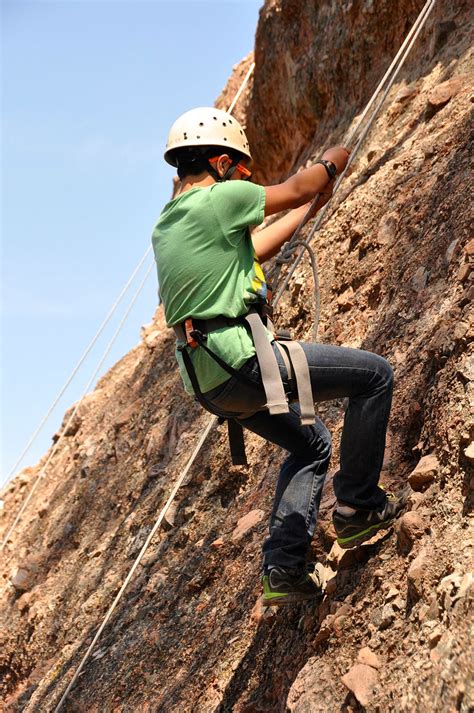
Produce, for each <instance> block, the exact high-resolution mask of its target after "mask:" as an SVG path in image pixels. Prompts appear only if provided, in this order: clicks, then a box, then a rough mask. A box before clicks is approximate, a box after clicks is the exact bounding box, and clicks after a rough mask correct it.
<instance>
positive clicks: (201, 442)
mask: <svg viewBox="0 0 474 713" xmlns="http://www.w3.org/2000/svg"><path fill="white" fill-rule="evenodd" d="M216 422H217V416H213V417H212V418H211V419H210V420H209V423H208V424H207V426H206V428H205V429H204V432H203V433H202V435H201V437H200V439H199V441H198V443H197V445H196V448H195V449H194V452H193V454H192V455H191V457H190V459H189V460H188V462H187V463H186V466H185V468H184V470H183V471H182V473H181V474H180V476H179V478H178V480H177V481H176V483H175V486H174V488H173V490H172V491H171V493H170V496H169V498H168V500H167V501H166V504H165V506H164V507H163V508H162V510H161V512H160V514H159V516H158V519H157V521H156V522H155V524H154V525H153V527H152V529H151V530H150V534H149V535H148V537H147V538H146V541H145V543H144V545H143V547H142V548H141V550H140V553H139V555H138V557H137V558H136V560H135V562H134V563H133V565H132V567H131V569H130V571H129V573H128V574H127V576H126V578H125V580H124V582H123V584H122V586H121V587H120V590H119V591H118V593H117V596H116V597H115V599H114V601H113V602H112V604H111V606H110V607H109V609H108V611H107V614H106V615H105V617H104V620H103V622H102V624H101V625H100V626H99V628H98V629H97V633H96V635H95V636H94V638H93V639H92V641H91V643H90V645H89V648H88V649H87V651H86V653H85V654H84V656H83V658H82V661H81V663H80V664H79V666H78V668H77V670H76V672H75V673H74V676H73V677H72V679H71V682H70V683H69V685H68V687H67V688H66V690H65V691H64V693H63V695H62V697H61V700H60V701H59V703H58V705H57V706H56V708H55V709H54V713H57V711H59V710H60V708H61V706H62V704H63V703H64V701H65V700H66V698H67V696H68V694H69V691H70V690H71V688H72V687H73V686H74V684H75V682H76V681H77V678H78V676H79V674H80V673H81V671H82V669H83V668H84V664H85V663H86V661H87V659H88V658H89V656H90V654H91V652H92V649H93V648H94V646H95V645H96V643H97V641H98V639H99V637H100V635H101V634H102V632H103V630H104V629H105V627H106V626H107V622H108V621H109V620H110V617H111V616H112V614H113V613H114V611H115V608H116V607H117V604H118V603H119V601H120V599H121V598H122V595H123V593H124V592H125V590H126V588H127V587H128V584H129V582H130V580H131V579H132V577H133V575H134V573H135V570H136V569H137V567H138V565H139V564H140V562H141V560H142V558H143V555H144V554H145V552H146V551H147V549H148V545H149V544H150V542H151V541H152V539H153V537H154V535H155V533H156V531H157V530H158V528H159V527H160V525H161V523H162V522H163V518H164V516H165V515H166V513H167V512H168V509H169V507H170V505H171V503H172V502H173V500H174V498H175V496H176V493H177V492H178V490H179V488H180V487H181V484H182V483H183V481H184V479H185V478H186V476H187V474H188V473H189V470H190V468H191V466H192V465H193V463H194V461H195V460H196V458H197V456H198V455H199V452H200V450H201V448H202V446H203V445H204V441H205V440H206V438H207V437H208V435H209V433H210V432H211V430H212V428H213V427H214V425H215V424H216Z"/></svg>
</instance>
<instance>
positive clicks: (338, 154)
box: [321, 146, 350, 173]
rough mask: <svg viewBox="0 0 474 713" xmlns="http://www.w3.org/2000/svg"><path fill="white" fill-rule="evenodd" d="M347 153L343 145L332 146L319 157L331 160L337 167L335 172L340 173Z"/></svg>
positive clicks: (347, 157)
mask: <svg viewBox="0 0 474 713" xmlns="http://www.w3.org/2000/svg"><path fill="white" fill-rule="evenodd" d="M349 155H350V152H349V151H348V150H347V149H346V148H345V147H344V146H332V147H331V148H330V149H327V150H326V151H325V152H324V153H323V155H322V157H321V158H323V159H325V160H326V161H332V162H333V163H334V164H335V165H336V167H337V172H338V173H341V172H342V171H343V170H344V169H345V167H346V163H347V161H348V159H349Z"/></svg>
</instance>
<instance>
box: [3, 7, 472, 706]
mask: <svg viewBox="0 0 474 713" xmlns="http://www.w3.org/2000/svg"><path fill="white" fill-rule="evenodd" d="M422 4H423V3H422V1H421V0H416V1H415V0H402V1H401V2H399V3H393V2H388V0H380V1H379V2H376V3H375V2H362V1H360V2H359V1H349V0H344V1H343V2H337V3H336V2H329V1H326V0H325V1H324V2H318V3H309V2H305V1H304V0H267V2H265V4H264V6H263V8H262V11H261V14H260V22H259V26H258V30H257V37H256V46H255V60H256V70H255V75H254V77H253V79H252V81H251V82H250V83H249V85H248V87H247V89H246V91H245V92H244V94H243V97H242V100H241V102H240V103H239V106H238V108H237V110H236V115H237V116H238V118H239V119H241V120H242V121H243V123H244V124H245V125H246V126H247V130H248V133H249V136H250V139H251V142H252V144H253V147H254V154H255V158H256V165H257V172H258V176H259V178H260V179H261V180H267V181H278V180H282V179H284V178H285V177H286V175H287V174H288V172H290V171H293V170H297V169H298V168H300V167H301V166H304V165H305V164H306V162H307V161H308V160H311V159H313V158H315V157H317V156H319V155H320V154H321V152H322V150H323V149H324V147H325V146H328V145H330V144H332V143H335V142H339V141H341V140H342V138H343V136H344V135H345V133H346V131H347V130H348V129H349V127H350V125H351V123H352V122H353V121H354V116H355V115H356V114H358V113H359V114H360V112H361V111H362V109H363V106H364V104H365V102H366V100H367V99H368V97H369V96H370V94H371V92H372V91H373V89H374V87H375V85H376V83H377V81H378V79H379V75H380V73H381V70H382V69H384V68H385V67H386V66H388V64H389V62H390V59H391V57H392V56H393V54H394V53H395V50H396V49H397V48H398V46H399V44H400V43H401V41H402V38H403V37H404V36H405V34H406V32H407V31H408V28H409V27H410V25H411V23H412V22H413V20H414V18H415V16H416V14H417V12H418V11H419V10H420V8H421V6H422ZM468 9H469V8H468V6H467V3H465V2H461V1H460V0H453V2H450V3H447V2H437V3H436V5H435V9H434V11H433V13H432V15H431V16H430V19H429V21H428V23H427V26H426V28H425V29H424V30H423V32H422V33H421V34H420V37H419V38H418V40H417V43H416V46H415V48H414V52H413V54H412V55H411V56H410V58H409V60H408V61H407V63H406V65H405V67H404V68H403V70H402V72H401V74H400V76H399V79H398V80H397V82H396V83H395V85H394V86H393V88H392V90H391V93H390V95H389V97H388V100H387V103H386V105H385V107H384V111H383V112H382V113H381V114H380V116H379V118H378V119H377V121H376V122H375V124H374V127H373V130H372V131H371V134H370V135H369V137H368V139H367V141H366V143H365V144H364V147H363V148H362V150H361V153H360V154H359V156H358V158H357V160H356V161H355V164H354V170H353V172H352V174H351V175H350V176H349V177H348V178H347V179H346V180H345V182H344V184H343V185H342V187H341V194H340V198H341V199H343V200H341V202H340V204H339V205H338V206H337V210H335V211H334V212H333V215H332V217H331V219H330V220H329V221H328V222H327V224H325V225H324V226H323V228H322V230H321V231H320V232H319V234H318V236H317V238H316V239H315V241H314V245H315V246H316V247H317V251H318V264H319V275H320V284H321V303H322V314H321V321H320V328H319V338H320V340H321V341H323V342H326V343H330V344H336V345H345V346H350V347H356V348H359V347H360V348H364V349H368V350H371V351H375V352H376V353H379V354H381V355H383V356H384V357H386V358H387V359H388V360H389V361H390V363H391V364H392V366H393V368H394V371H395V393H394V400H393V408H392V414H391V422H390V430H391V437H390V442H389V443H387V453H386V458H385V461H384V465H383V475H382V480H383V484H384V485H385V486H387V487H388V488H390V489H393V490H394V489H396V488H398V487H400V486H401V485H404V484H405V483H406V481H407V480H408V479H409V478H410V480H411V482H412V483H413V486H414V487H416V488H418V492H415V493H414V494H413V496H412V497H411V498H410V503H409V509H410V511H409V512H407V513H406V514H405V515H404V516H403V517H402V518H401V519H400V521H399V524H398V526H397V536H394V534H393V533H390V532H386V533H381V534H380V535H379V536H378V537H377V538H374V540H373V541H371V542H369V543H365V544H364V545H363V546H361V547H360V548H358V549H357V550H350V551H347V552H342V551H339V550H338V548H337V546H334V547H333V542H334V539H335V535H334V531H333V529H332V525H331V510H332V508H333V506H334V502H335V499H334V494H333V491H332V486H331V477H330V476H328V478H327V485H326V487H325V490H324V494H323V500H322V507H321V518H320V522H319V523H318V527H317V529H316V534H315V538H314V541H313V551H312V557H313V559H317V560H318V561H319V562H320V563H321V564H322V565H324V568H325V569H324V572H325V579H326V581H327V589H326V593H325V596H324V599H323V600H322V602H321V603H320V605H319V606H311V605H305V606H298V607H294V608H288V609H287V610H282V611H280V612H278V613H275V612H274V613H273V614H272V613H271V612H270V614H269V613H268V612H264V611H263V610H262V608H261V606H260V605H259V604H258V597H259V595H260V591H261V590H260V566H261V545H262V541H263V539H264V537H265V529H266V524H267V522H268V519H269V516H270V513H271V507H272V500H273V494H274V488H275V482H276V475H277V471H278V468H279V466H280V463H281V461H282V460H283V458H284V457H285V454H284V453H282V452H280V451H279V450H278V449H276V448H275V447H273V446H272V445H271V444H266V443H264V442H263V441H262V440H261V439H258V438H257V437H256V436H253V435H252V434H249V433H248V434H246V442H247V451H248V458H249V464H250V467H249V468H248V469H243V468H236V467H233V466H232V465H231V462H230V458H229V454H228V446H227V438H226V433H225V430H223V429H221V430H215V431H213V432H211V434H210V435H209V437H208V440H207V442H206V445H205V448H204V449H203V451H202V452H201V453H200V455H199V457H198V458H197V460H196V462H195V464H194V466H193V467H192V468H191V470H190V471H189V473H188V475H187V477H186V480H185V482H184V484H183V485H182V487H181V489H180V491H179V492H178V495H177V498H176V506H175V507H174V508H173V509H172V510H170V512H169V517H168V521H167V523H166V525H165V527H163V528H162V529H160V531H159V532H158V533H157V534H156V535H155V537H154V539H153V541H152V543H151V545H150V548H149V550H148V552H147V555H146V557H145V559H144V560H143V561H142V563H141V564H140V565H139V566H138V567H137V570H136V572H135V574H134V577H133V578H132V580H131V582H130V584H129V586H128V588H127V590H126V592H125V595H124V597H123V599H122V600H121V603H120V604H119V606H118V608H117V610H116V611H115V613H114V615H113V617H112V618H111V620H110V621H109V623H108V626H107V627H106V629H105V631H104V633H103V635H102V638H101V639H100V641H99V642H98V644H97V647H96V648H95V650H94V652H93V655H92V657H91V658H90V659H89V661H88V662H87V664H86V666H85V668H84V671H83V675H81V676H80V678H79V679H78V681H77V684H76V686H75V687H74V688H73V690H72V691H71V693H70V697H69V699H68V703H67V705H66V706H65V710H69V711H75V710H78V711H79V710H87V711H89V710H90V711H94V710H104V711H126V710H127V711H130V710H133V711H166V712H168V711H170V712H174V711H176V712H177V711H179V712H180V713H181V711H185V712H186V713H187V712H188V711H193V713H194V712H196V713H208V712H209V711H216V712H217V711H219V712H220V713H225V712H226V711H235V713H243V712H244V711H259V712H261V711H269V712H270V711H271V712H272V713H280V712H281V713H284V711H286V710H288V709H289V710H290V711H297V712H298V713H306V712H307V711H321V713H322V712H324V713H325V712H326V711H333V710H347V711H350V710H353V711H355V710H359V709H360V706H361V705H363V706H365V707H366V710H368V711H369V712H370V711H376V710H379V711H389V710H396V711H401V713H410V712H411V711H417V712H418V711H419V712H420V713H431V711H432V710H435V709H436V710H440V711H441V710H443V711H451V710H453V711H455V710H460V711H463V710H466V711H467V710H469V709H470V708H471V707H472V701H471V700H470V698H469V695H470V694H469V691H470V690H471V689H470V687H469V679H468V676H469V670H470V663H471V660H472V636H470V635H469V631H468V627H467V626H466V624H467V622H468V620H469V617H470V616H471V614H470V612H472V598H473V587H472V575H471V574H470V568H471V566H472V542H471V541H470V539H469V530H468V527H467V515H468V513H469V509H470V507H472V497H473V492H474V491H473V485H472V478H471V470H472V460H473V458H474V455H473V453H472V442H473V431H472V423H471V421H470V411H469V403H470V402H472V398H473V391H474V388H473V381H474V366H473V364H474V360H473V357H472V348H471V347H470V346H469V345H470V343H471V341H472V306H471V302H472V293H473V284H472V275H473V272H472V260H473V243H472V238H471V234H470V222H469V221H470V215H469V202H468V201H467V200H466V196H468V195H469V194H471V193H472V185H471V184H472V178H471V161H470V158H469V153H468V147H469V145H470V144H471V143H472V137H471V136H470V132H471V128H470V127H471V124H470V118H469V117H470V112H471V111H472V103H471V100H470V95H469V91H468V89H469V84H472V80H471V79H470V77H472V63H471V58H470V55H469V44H470V34H469V21H468ZM251 61H252V56H249V57H247V58H245V60H244V61H243V62H242V64H240V65H239V66H238V67H236V69H235V72H234V74H233V76H232V78H231V79H230V82H229V85H228V86H227V87H226V88H225V89H224V91H223V93H222V95H221V97H220V98H219V103H220V105H222V106H227V105H228V104H229V101H230V99H231V98H232V97H233V95H234V93H235V91H236V89H237V87H238V85H239V83H240V81H241V80H242V79H243V76H244V75H245V73H246V71H247V68H248V66H249V63H250V62H251ZM311 291H312V284H311V277H310V269H309V267H308V265H307V263H306V261H303V262H302V263H301V266H300V267H299V269H298V270H297V272H296V275H295V280H294V283H292V284H291V288H290V291H289V292H288V294H286V295H285V297H284V298H283V300H282V302H281V303H280V307H279V310H278V313H277V322H278V323H279V326H281V327H286V326H289V325H291V326H292V327H293V328H294V332H295V334H296V336H297V337H298V338H301V339H309V334H310V330H311V323H312V314H311V307H310V305H311ZM173 344H174V337H173V335H172V334H171V332H170V331H168V330H167V329H166V328H165V324H164V319H163V315H162V313H161V311H160V310H158V311H157V313H156V315H155V317H154V319H153V320H152V323H151V324H150V325H148V326H147V327H146V328H145V329H144V330H143V335H142V341H141V343H140V344H139V345H138V346H137V347H136V348H135V349H133V350H132V351H131V352H130V353H129V354H127V355H126V356H125V357H124V358H123V359H122V360H121V361H120V362H118V363H117V364H116V365H115V366H114V367H113V368H112V369H111V370H110V371H109V372H108V374H107V375H106V376H105V377H104V378H103V379H102V380H101V381H100V383H99V384H98V387H97V389H96V390H95V391H94V392H93V393H92V394H90V395H89V396H88V398H87V399H86V400H85V401H84V402H83V403H82V404H81V406H80V408H79V410H78V413H77V417H76V418H75V419H74V422H73V423H72V424H69V426H68V430H67V434H66V436H65V438H64V439H63V440H62V442H61V444H60V447H59V449H58V452H57V453H56V454H55V456H54V457H53V460H52V464H51V467H50V468H49V469H48V472H47V474H46V477H45V478H44V480H43V481H42V482H41V483H40V485H39V487H38V490H37V492H36V494H35V498H33V499H32V501H31V503H30V505H29V506H28V509H27V510H26V512H25V517H24V518H23V519H22V521H21V522H20V525H19V527H18V528H17V530H16V533H15V535H14V537H13V538H12V541H11V542H9V543H8V545H7V547H6V548H5V550H4V552H3V553H2V554H4V564H3V563H2V572H3V578H2V579H1V580H0V589H1V592H0V602H1V604H0V607H1V608H0V615H1V621H0V630H1V631H2V646H1V647H0V659H1V660H0V670H1V671H2V676H1V683H0V686H1V690H2V696H3V697H4V699H5V701H6V702H5V709H6V710H11V711H25V712H27V713H30V712H32V711H43V710H44V711H49V710H54V708H55V706H56V705H57V703H58V701H59V699H60V697H61V694H62V693H63V691H64V690H65V687H66V685H67V683H68V682H69V680H70V679H71V676H72V674H73V671H74V670H75V669H76V667H77V665H78V664H79V661H80V659H81V657H82V655H83V654H84V652H85V650H86V647H87V645H88V643H89V642H90V640H91V637H92V636H93V633H94V632H95V631H97V627H98V626H99V624H100V623H101V621H102V620H103V617H104V615H105V612H106V611H107V608H108V607H109V606H110V604H111V603H112V601H113V599H114V597H115V595H116V593H117V592H118V590H119V588H120V586H121V584H122V582H123V581H124V579H125V577H126V575H127V573H128V572H129V570H130V567H131V565H132V563H133V562H134V559H135V557H136V556H137V554H138V552H139V551H140V548H141V547H142V546H143V543H144V542H145V540H146V539H147V537H148V535H149V533H150V530H151V527H152V526H153V523H154V522H155V520H156V517H157V514H158V512H159V511H160V510H161V508H162V507H163V505H164V504H165V502H166V500H167V498H168V496H169V493H170V491H171V488H172V487H173V484H174V482H175V481H176V479H177V478H178V476H179V474H180V473H181V472H182V469H183V468H184V466H185V464H186V462H187V459H188V457H189V454H190V452H192V450H193V449H194V447H195V444H196V442H197V439H198V438H199V436H200V435H201V433H202V431H203V430H204V428H205V427H206V425H207V423H208V418H209V416H208V415H207V414H205V413H203V412H202V411H201V410H200V408H199V407H198V406H197V405H196V404H195V403H194V402H193V401H192V400H191V399H187V398H185V396H184V393H183V391H182V388H181V384H180V379H179V375H178V373H177V370H176V366H175V361H174V354H173ZM318 410H319V415H320V416H321V418H323V420H324V421H325V422H326V423H327V424H328V426H329V427H330V428H331V430H332V432H333V435H334V444H335V445H334V458H333V463H332V464H331V468H332V471H331V472H334V470H336V469H337V467H338V443H339V438H338V436H339V434H340V431H341V427H342V420H343V418H344V408H343V406H342V404H341V403H340V402H334V403H326V404H320V405H319V406H318ZM67 421H68V414H66V416H65V420H64V422H63V427H64V426H65V425H66V423H67ZM55 437H57V436H55ZM46 457H47V455H45V458H46ZM426 458H428V461H427V460H426ZM420 459H421V462H420ZM433 459H434V460H433ZM44 462H45V461H44V459H43V460H42V461H41V463H40V464H39V465H38V466H37V467H34V468H27V469H25V470H24V471H23V472H22V473H20V474H19V475H18V476H17V478H15V480H14V481H13V482H12V483H11V484H10V485H9V486H8V487H7V488H6V489H5V491H4V492H3V493H2V494H1V495H0V498H1V501H2V502H3V508H2V510H1V511H0V518H1V519H0V530H1V531H2V533H5V532H6V531H7V528H8V526H9V525H10V523H11V522H12V521H13V518H14V517H15V515H16V513H17V512H18V509H19V507H20V505H21V504H22V503H23V502H24V499H25V497H26V494H27V492H28V491H29V488H30V487H31V485H32V484H33V482H34V479H35V477H36V476H37V475H38V473H39V472H40V469H41V465H42V464H43V463H44ZM415 473H416V476H415V475H414V474H415ZM236 528H237V529H236ZM2 533H0V534H2ZM233 533H234V535H235V536H234V537H233ZM22 570H23V571H22ZM378 662H380V664H379V665H378V666H377V663H378Z"/></svg>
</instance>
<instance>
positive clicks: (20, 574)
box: [10, 567, 34, 592]
mask: <svg viewBox="0 0 474 713" xmlns="http://www.w3.org/2000/svg"><path fill="white" fill-rule="evenodd" d="M33 579H34V575H33V573H32V572H31V571H30V570H28V569H24V568H23V567H19V568H18V569H17V570H16V572H15V574H14V575H13V576H12V577H11V578H10V582H11V583H12V585H13V586H14V587H15V589H16V591H17V592H27V591H28V590H29V589H31V587H32V586H33Z"/></svg>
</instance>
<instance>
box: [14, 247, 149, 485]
mask: <svg viewBox="0 0 474 713" xmlns="http://www.w3.org/2000/svg"><path fill="white" fill-rule="evenodd" d="M151 247H152V246H151V245H150V246H149V248H148V249H147V250H146V252H145V254H144V256H143V257H142V259H141V260H140V262H139V263H138V265H137V266H136V268H135V269H134V271H133V272H132V274H131V275H130V277H129V278H128V280H127V282H126V283H125V286H124V287H123V289H122V291H121V292H120V294H119V296H118V297H117V299H116V300H115V302H114V303H113V305H112V307H111V308H110V311H109V313H108V314H107V316H106V317H105V319H104V321H103V322H102V324H101V325H100V327H99V329H98V330H97V332H96V334H95V336H94V337H93V339H92V341H91V342H90V344H89V345H88V346H87V348H86V350H85V352H84V354H83V355H82V356H81V358H80V359H79V361H78V362H77V364H76V366H75V367H74V369H73V370H72V372H71V374H70V376H69V378H68V379H67V381H66V383H65V384H64V386H63V387H62V388H61V389H60V391H59V393H58V394H57V396H56V398H55V399H54V401H53V403H52V404H51V406H50V407H49V409H48V410H47V412H46V415H45V416H44V417H43V419H42V421H41V423H40V424H39V426H38V428H37V429H36V431H35V432H34V433H33V435H32V436H31V437H30V440H29V441H28V443H27V444H26V446H25V448H24V449H23V451H22V453H21V455H20V456H19V458H18V460H17V461H16V463H15V465H14V466H13V468H12V469H11V471H10V473H9V474H8V477H7V481H6V484H7V483H9V482H10V480H11V478H12V477H13V475H14V473H15V472H16V469H17V468H18V466H19V465H20V463H21V462H22V460H23V458H24V457H25V456H26V454H27V453H28V451H29V450H30V448H31V446H32V445H33V443H34V442H35V440H36V438H37V437H38V435H39V434H40V432H41V431H42V429H43V426H44V425H45V423H46V422H47V420H48V418H49V417H50V416H51V414H52V412H53V411H54V409H55V408H56V406H57V405H58V402H59V400H60V399H61V397H62V396H63V394H64V392H65V391H66V389H67V388H68V386H69V385H70V383H71V381H72V380H73V379H74V377H75V375H76V374H77V372H78V371H79V369H80V367H81V366H82V364H83V363H84V361H85V359H86V357H87V356H88V354H89V353H90V351H91V349H92V348H93V347H94V345H95V343H96V342H97V340H98V338H99V337H100V335H101V334H102V332H103V331H104V329H105V327H106V326H107V324H108V323H109V322H110V320H111V318H112V317H113V315H114V313H115V310H116V309H117V307H118V305H119V304H120V302H121V301H122V298H123V296H124V295H125V293H126V292H127V290H128V288H129V287H130V285H131V284H132V282H133V280H134V278H135V276H136V274H137V273H138V271H139V270H140V268H141V266H142V265H143V263H144V262H145V260H146V258H147V257H148V254H149V252H150V250H151Z"/></svg>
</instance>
